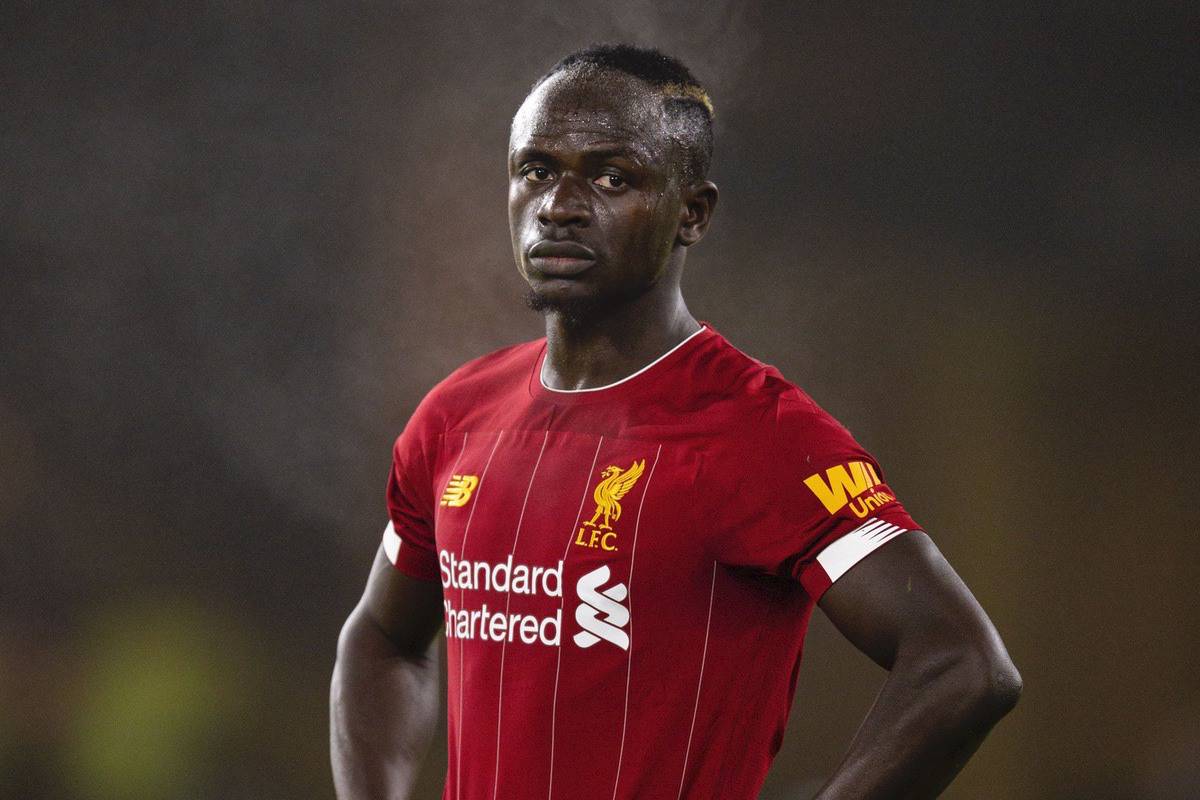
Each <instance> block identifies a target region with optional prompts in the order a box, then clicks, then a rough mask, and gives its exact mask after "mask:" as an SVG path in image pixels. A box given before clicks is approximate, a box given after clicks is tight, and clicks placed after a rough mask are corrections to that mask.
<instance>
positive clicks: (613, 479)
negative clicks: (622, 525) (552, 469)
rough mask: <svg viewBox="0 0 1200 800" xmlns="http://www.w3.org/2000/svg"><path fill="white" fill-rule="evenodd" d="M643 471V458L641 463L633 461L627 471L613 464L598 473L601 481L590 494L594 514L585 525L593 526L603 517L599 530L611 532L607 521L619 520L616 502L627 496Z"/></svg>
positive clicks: (619, 511) (618, 509) (644, 464)
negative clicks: (594, 504)
mask: <svg viewBox="0 0 1200 800" xmlns="http://www.w3.org/2000/svg"><path fill="white" fill-rule="evenodd" d="M645 471H646V459H644V458H643V459H642V460H641V461H636V460H635V461H634V462H633V463H632V464H630V465H629V469H624V470H623V469H621V468H620V467H618V466H616V465H615V464H614V465H611V466H607V467H605V468H604V469H603V471H601V473H600V474H601V475H603V476H604V478H603V480H601V481H600V482H599V483H597V484H596V490H595V491H594V492H592V498H593V499H595V501H596V513H595V514H594V515H592V518H591V520H590V521H589V522H588V523H587V524H588V525H592V526H595V525H596V520H598V519H600V517H601V516H603V517H604V521H603V522H601V523H600V528H601V529H602V530H612V525H611V524H609V520H610V519H611V520H614V521H615V520H618V519H620V518H621V504H620V503H619V502H617V501H619V500H620V499H621V498H622V497H624V496H625V495H627V494H629V490H630V489H632V488H633V485H634V484H635V483H637V480H638V478H640V477H642V473H643V472H645Z"/></svg>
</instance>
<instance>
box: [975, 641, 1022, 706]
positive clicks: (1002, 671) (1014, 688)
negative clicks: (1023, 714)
mask: <svg viewBox="0 0 1200 800" xmlns="http://www.w3.org/2000/svg"><path fill="white" fill-rule="evenodd" d="M964 663H965V666H964V672H963V674H964V678H963V681H962V685H963V689H964V691H965V693H966V694H967V698H968V703H969V706H970V708H971V709H972V711H973V712H974V713H973V716H976V717H977V718H979V719H981V720H982V721H983V722H985V723H987V724H994V723H995V722H997V721H999V720H1000V719H1001V718H1002V717H1003V716H1004V715H1006V714H1008V712H1010V711H1012V710H1013V709H1014V708H1015V707H1016V705H1017V701H1018V700H1020V699H1021V690H1022V688H1023V685H1024V684H1023V682H1022V679H1021V673H1020V672H1018V671H1017V667H1016V665H1015V664H1013V662H1012V659H1011V658H1009V656H1008V653H1006V652H1005V651H1004V649H1003V648H990V649H988V650H986V651H983V652H979V651H976V652H974V653H972V654H971V656H970V657H968V658H966V659H964Z"/></svg>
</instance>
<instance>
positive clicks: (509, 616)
mask: <svg viewBox="0 0 1200 800" xmlns="http://www.w3.org/2000/svg"><path fill="white" fill-rule="evenodd" d="M438 565H439V568H440V570H441V574H442V606H443V607H444V608H445V611H446V638H448V639H478V640H480V641H484V642H516V641H520V642H523V643H525V644H537V643H540V644H544V645H549V646H550V647H558V643H559V639H560V635H559V632H560V631H561V630H562V609H561V608H555V609H554V613H553V614H549V615H544V614H524V613H509V612H508V611H506V610H505V607H506V606H507V605H508V603H507V602H505V601H504V596H505V595H507V594H514V595H530V596H542V597H549V598H556V597H562V574H563V562H561V561H559V562H558V563H557V564H555V565H554V566H553V567H543V566H536V565H531V564H521V563H519V562H516V561H513V557H512V556H509V557H508V558H507V559H505V560H504V561H501V562H500V563H499V564H493V563H491V562H488V561H469V560H467V559H465V558H463V559H460V558H457V557H456V556H455V554H454V553H451V552H448V551H446V550H442V551H441V552H440V553H439V554H438ZM453 589H460V590H468V589H469V590H472V591H475V592H487V593H489V594H491V593H496V594H499V595H500V596H501V599H500V602H498V603H496V606H497V607H498V608H488V604H487V603H482V604H480V605H479V607H477V608H456V607H455V605H454V597H455V595H454V594H453V593H452V592H451V590H453ZM458 596H460V597H461V596H462V595H458Z"/></svg>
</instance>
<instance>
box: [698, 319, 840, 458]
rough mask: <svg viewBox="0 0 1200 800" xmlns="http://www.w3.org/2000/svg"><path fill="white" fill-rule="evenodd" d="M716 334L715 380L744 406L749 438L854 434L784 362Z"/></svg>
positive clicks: (741, 414) (835, 437) (741, 410)
mask: <svg viewBox="0 0 1200 800" xmlns="http://www.w3.org/2000/svg"><path fill="white" fill-rule="evenodd" d="M714 338H715V339H717V341H715V342H714V347H713V348H712V358H711V361H710V364H709V375H710V381H711V384H712V385H713V386H720V387H723V394H724V397H725V398H726V399H727V401H728V402H731V403H732V405H733V406H734V407H735V408H737V409H738V415H737V416H738V419H739V420H740V423H741V424H740V425H739V426H738V427H740V428H741V429H742V430H741V433H742V434H743V435H744V436H746V437H747V438H748V439H749V440H754V439H759V438H762V437H765V438H767V439H770V440H778V439H780V438H782V439H797V438H802V439H804V440H807V441H809V442H813V441H818V440H825V441H829V440H833V441H844V440H849V439H850V432H849V431H848V430H847V429H846V428H845V427H844V426H843V425H842V424H841V423H840V422H839V421H838V420H837V419H836V418H835V417H834V416H833V415H832V414H830V413H829V412H828V411H826V410H825V409H824V408H823V407H822V406H821V405H819V404H818V403H817V402H816V401H815V400H814V399H813V398H812V397H811V396H810V395H809V394H808V392H807V391H805V390H804V389H803V388H801V386H800V385H799V384H797V383H796V382H794V381H793V380H791V379H789V378H787V377H785V376H784V375H783V373H782V372H781V371H780V370H779V368H778V367H776V366H774V365H773V364H768V363H766V362H764V361H762V360H760V359H758V358H756V357H754V356H752V355H750V354H749V353H747V352H745V351H744V350H742V349H741V348H739V347H737V346H736V345H734V344H733V343H732V342H730V341H729V340H728V339H727V338H725V337H724V336H723V335H720V334H718V335H717V337H714Z"/></svg>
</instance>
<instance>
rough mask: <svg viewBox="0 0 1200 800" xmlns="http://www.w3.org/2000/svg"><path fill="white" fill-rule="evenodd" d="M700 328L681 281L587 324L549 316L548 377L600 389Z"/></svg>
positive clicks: (555, 384)
mask: <svg viewBox="0 0 1200 800" xmlns="http://www.w3.org/2000/svg"><path fill="white" fill-rule="evenodd" d="M699 329H700V323H698V322H697V321H696V318H695V317H693V316H692V315H691V312H689V311H688V308H687V304H686V303H684V300H683V295H682V294H680V292H679V288H678V286H674V287H672V290H671V291H668V292H665V293H663V294H662V295H661V296H660V295H659V294H658V293H654V292H649V293H647V294H646V295H644V296H642V297H640V298H638V299H637V300H635V301H633V302H630V303H626V304H623V305H621V306H620V307H618V308H615V309H613V311H612V312H611V313H608V314H605V315H604V316H602V317H596V318H592V319H589V320H588V321H587V323H586V324H576V325H571V324H568V323H567V322H566V321H565V320H564V319H563V317H562V316H561V315H558V314H550V315H549V316H547V317H546V359H545V363H544V364H543V366H542V380H543V381H544V382H545V384H546V385H547V386H549V387H550V388H552V389H567V390H570V389H594V388H596V387H600V386H607V385H608V384H610V383H615V382H617V381H619V380H621V379H622V378H626V377H628V376H629V375H632V374H633V373H635V372H637V371H638V370H640V369H642V368H643V367H645V366H646V365H647V364H649V363H650V362H652V361H654V360H655V359H656V358H658V357H659V356H661V355H662V354H663V353H666V352H667V351H668V350H670V349H671V348H672V347H674V346H675V345H677V344H679V343H680V342H682V341H683V340H684V339H686V338H687V337H688V336H691V335H692V334H693V333H695V332H696V331H697V330H699Z"/></svg>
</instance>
